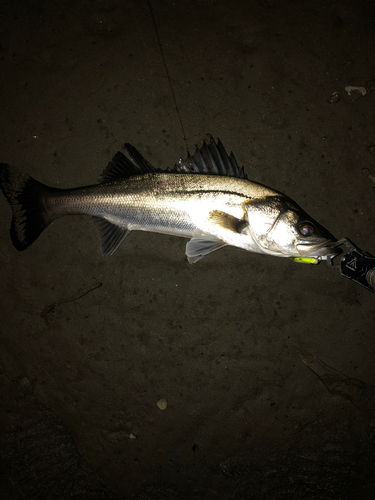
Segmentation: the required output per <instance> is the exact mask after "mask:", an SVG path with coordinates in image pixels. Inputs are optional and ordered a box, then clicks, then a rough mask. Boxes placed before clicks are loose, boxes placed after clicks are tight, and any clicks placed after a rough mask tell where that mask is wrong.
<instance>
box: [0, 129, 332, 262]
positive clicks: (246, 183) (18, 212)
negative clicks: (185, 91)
mask: <svg viewBox="0 0 375 500" xmlns="http://www.w3.org/2000/svg"><path fill="white" fill-rule="evenodd" d="M125 149H126V151H127V153H128V156H129V157H127V156H125V155H124V154H123V153H121V152H118V153H117V154H116V155H115V156H114V158H113V159H112V161H111V162H110V163H109V164H108V166H107V167H106V169H105V170H104V172H103V174H102V178H101V179H100V181H99V184H95V185H92V186H86V187H79V188H73V189H57V188H52V187H49V186H45V185H44V184H42V183H40V182H38V181H36V180H35V179H33V178H31V177H29V176H28V175H27V174H24V173H22V172H21V171H19V170H18V169H16V168H14V167H12V166H10V165H8V164H6V163H2V164H0V187H1V189H2V191H3V193H4V195H5V197H6V198H7V200H8V202H9V204H10V206H11V208H12V210H13V219H12V226H11V230H10V235H11V238H12V241H13V244H14V246H15V247H16V248H17V249H18V250H25V249H26V248H28V247H29V246H30V245H31V244H32V243H33V242H34V241H35V240H36V238H37V237H38V236H39V235H40V233H41V232H42V231H43V230H44V229H45V228H46V227H47V226H48V225H49V224H51V222H53V221H54V220H55V219H58V218H59V217H62V216H64V215H90V216H92V217H93V220H94V222H95V223H96V225H97V227H98V229H99V232H100V236H101V241H102V248H103V254H104V255H111V254H113V253H114V252H115V250H117V248H118V247H119V246H120V245H121V243H122V242H123V241H124V239H125V238H126V236H127V235H128V234H129V233H130V232H131V231H150V232H156V233H164V234H169V235H174V236H181V237H184V238H190V240H189V241H188V243H187V245H186V255H187V257H188V260H189V262H191V263H194V262H196V261H197V260H199V259H201V258H202V257H204V256H205V255H207V254H209V253H211V252H213V251H215V250H218V249H219V248H222V247H224V246H226V245H230V246H234V247H238V248H242V249H244V250H248V251H249V252H256V253H263V254H269V255H275V256H279V257H302V258H308V257H312V258H324V256H325V255H327V254H328V253H330V251H331V250H330V247H332V245H333V244H334V243H335V242H336V239H335V238H334V237H333V236H332V235H331V234H330V233H329V232H328V231H327V230H326V229H324V227H322V226H321V225H320V224H318V223H317V222H316V221H315V220H314V219H312V218H311V217H310V216H309V215H307V214H306V212H304V211H303V210H302V209H301V208H300V207H299V206H298V205H297V204H296V203H294V201H292V200H291V199H290V198H288V197H287V196H285V195H283V194H281V193H279V192H277V191H274V190H273V189H270V188H268V187H265V186H263V185H261V184H258V183H256V182H252V181H250V180H248V179H247V176H246V175H245V174H244V170H243V167H242V168H241V169H240V168H239V167H238V165H237V162H236V160H235V158H234V156H233V153H231V154H230V155H227V153H226V151H225V149H224V147H223V145H222V143H221V142H220V140H218V142H217V143H216V142H215V141H214V140H213V138H212V137H211V138H210V140H209V141H208V142H204V143H203V146H202V147H201V148H200V149H197V150H196V151H195V153H194V155H193V156H191V155H188V157H187V159H186V160H182V159H181V160H180V161H179V163H178V164H176V165H174V167H173V168H170V169H167V170H164V171H163V170H160V169H156V168H154V167H153V166H152V165H150V163H149V162H148V161H147V160H145V159H144V158H143V156H142V155H141V154H140V153H139V152H138V151H137V150H136V149H135V148H134V147H133V146H131V145H130V144H125Z"/></svg>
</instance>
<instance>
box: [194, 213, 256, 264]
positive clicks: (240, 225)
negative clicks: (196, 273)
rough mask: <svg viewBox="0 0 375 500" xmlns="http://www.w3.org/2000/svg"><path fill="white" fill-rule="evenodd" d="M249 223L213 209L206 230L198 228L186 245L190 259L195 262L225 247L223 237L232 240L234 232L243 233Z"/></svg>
mask: <svg viewBox="0 0 375 500" xmlns="http://www.w3.org/2000/svg"><path fill="white" fill-rule="evenodd" d="M248 225H249V224H248V222H247V221H245V220H243V219H237V217H234V216H233V215H230V214H227V213H225V212H221V211H220V210H213V211H212V212H210V214H209V217H208V219H207V220H206V224H205V229H206V228H207V229H206V231H202V230H201V229H196V230H195V231H194V234H193V237H192V238H191V240H190V241H189V242H188V243H187V245H186V255H187V257H188V261H189V262H190V264H194V262H197V261H198V260H199V259H201V258H202V257H204V256H205V255H207V254H209V253H212V252H215V250H219V248H222V247H225V246H226V245H227V243H226V242H225V241H224V240H223V238H224V239H228V240H229V241H230V240H231V237H233V233H236V234H241V233H242V231H243V230H244V229H245V227H247V226H248ZM226 237H227V238H226Z"/></svg>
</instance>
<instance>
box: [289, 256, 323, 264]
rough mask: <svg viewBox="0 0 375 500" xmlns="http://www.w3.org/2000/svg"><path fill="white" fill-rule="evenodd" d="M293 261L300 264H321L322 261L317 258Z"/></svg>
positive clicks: (303, 258) (294, 259)
mask: <svg viewBox="0 0 375 500" xmlns="http://www.w3.org/2000/svg"><path fill="white" fill-rule="evenodd" d="M292 261H293V262H298V263H300V264H319V262H320V259H316V258H315V257H294V258H292Z"/></svg>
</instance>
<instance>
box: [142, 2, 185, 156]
mask: <svg viewBox="0 0 375 500" xmlns="http://www.w3.org/2000/svg"><path fill="white" fill-rule="evenodd" d="M148 6H149V9H150V14H151V19H152V22H153V23H154V29H155V34H156V39H157V41H158V45H159V49H160V53H161V57H162V59H163V64H164V68H165V72H166V74H167V78H168V82H169V86H170V89H171V93H172V97H173V101H174V104H175V107H176V112H177V116H178V120H179V122H180V126H181V130H182V136H183V139H184V141H185V143H186V149H187V151H189V145H188V142H187V139H186V134H185V130H184V126H183V125H182V120H181V115H180V110H179V109H178V104H177V100H176V96H175V93H174V90H173V85H172V80H171V77H170V75H169V71H168V66H167V62H166V60H165V56H164V51H163V47H162V45H161V41H160V37H159V31H158V27H157V25H156V20H155V16H154V12H153V10H152V6H151V1H150V0H148Z"/></svg>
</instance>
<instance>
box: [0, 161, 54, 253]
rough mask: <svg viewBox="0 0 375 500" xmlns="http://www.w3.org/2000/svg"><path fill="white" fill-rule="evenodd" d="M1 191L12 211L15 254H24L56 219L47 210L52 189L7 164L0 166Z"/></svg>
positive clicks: (11, 230)
mask: <svg viewBox="0 0 375 500" xmlns="http://www.w3.org/2000/svg"><path fill="white" fill-rule="evenodd" d="M0 188H1V189H2V191H3V193H4V196H5V197H6V199H7V200H8V203H9V205H10V206H11V208H12V210H13V218H12V226H11V229H10V236H11V238H12V242H13V245H14V246H15V247H16V248H17V250H20V251H21V250H26V248H28V247H29V246H30V245H31V244H32V243H34V241H35V240H36V239H37V238H38V236H39V235H40V234H41V232H42V231H43V230H44V229H45V228H46V227H47V226H49V224H51V222H52V221H53V220H54V219H56V216H55V215H53V214H51V213H50V212H49V211H48V209H47V208H46V203H45V202H46V198H47V195H48V192H49V191H50V190H51V189H52V188H49V187H48V186H45V185H44V184H42V183H41V182H38V181H36V180H35V179H33V178H32V177H30V176H29V175H27V174H25V173H23V172H21V171H20V170H18V169H17V168H15V167H12V166H11V165H8V164H7V163H0Z"/></svg>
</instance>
